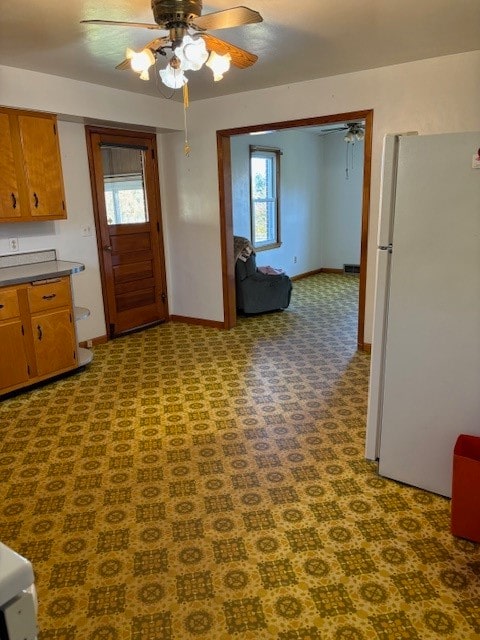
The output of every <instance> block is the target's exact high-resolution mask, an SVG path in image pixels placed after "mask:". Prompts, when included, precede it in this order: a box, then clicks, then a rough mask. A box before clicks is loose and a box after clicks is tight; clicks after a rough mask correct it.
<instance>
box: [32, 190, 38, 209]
mask: <svg viewBox="0 0 480 640" xmlns="http://www.w3.org/2000/svg"><path fill="white" fill-rule="evenodd" d="M33 201H34V203H35V209H38V196H37V194H36V193H35V192H34V193H33Z"/></svg>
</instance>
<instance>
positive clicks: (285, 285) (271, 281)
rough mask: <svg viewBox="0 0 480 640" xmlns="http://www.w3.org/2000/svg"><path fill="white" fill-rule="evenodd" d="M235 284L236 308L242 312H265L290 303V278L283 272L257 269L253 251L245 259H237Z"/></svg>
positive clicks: (285, 306) (281, 307) (283, 307)
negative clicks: (267, 271)
mask: <svg viewBox="0 0 480 640" xmlns="http://www.w3.org/2000/svg"><path fill="white" fill-rule="evenodd" d="M242 257H243V258H244V256H242ZM235 286H236V295H237V309H239V310H240V311H243V313H265V312H267V311H275V310H279V309H286V308H287V307H288V305H289V304H290V296H291V293H292V282H291V280H290V278H289V277H288V276H287V275H285V274H284V273H282V274H275V275H272V274H266V273H262V272H261V271H259V270H258V269H257V263H256V259H255V252H254V251H252V252H251V253H250V255H249V257H248V258H246V259H245V258H244V259H242V258H238V259H237V261H236V263H235Z"/></svg>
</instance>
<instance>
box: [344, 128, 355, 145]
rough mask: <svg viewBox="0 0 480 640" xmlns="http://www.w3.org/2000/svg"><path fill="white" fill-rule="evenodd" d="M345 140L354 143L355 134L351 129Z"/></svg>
mask: <svg viewBox="0 0 480 640" xmlns="http://www.w3.org/2000/svg"><path fill="white" fill-rule="evenodd" d="M343 139H344V140H345V142H353V141H354V140H355V134H354V133H353V131H352V130H351V129H349V130H348V131H347V133H346V134H345V137H344V138H343Z"/></svg>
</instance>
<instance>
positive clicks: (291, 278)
mask: <svg viewBox="0 0 480 640" xmlns="http://www.w3.org/2000/svg"><path fill="white" fill-rule="evenodd" d="M321 272H322V269H315V270H314V271H307V273H300V274H299V275H298V276H290V280H292V281H294V280H302V279H303V278H309V277H310V276H316V275H318V274H319V273H321Z"/></svg>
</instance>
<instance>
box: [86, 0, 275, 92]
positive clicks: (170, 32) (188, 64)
mask: <svg viewBox="0 0 480 640" xmlns="http://www.w3.org/2000/svg"><path fill="white" fill-rule="evenodd" d="M152 11H153V17H154V20H155V24H150V23H144V22H120V21H115V20H82V22H83V23H85V24H98V25H107V26H108V25H110V26H121V27H136V28H141V29H155V30H157V29H158V30H161V31H166V32H167V33H166V34H165V35H162V36H160V37H157V38H155V39H154V40H151V41H150V42H148V43H147V44H146V45H145V46H144V48H143V49H142V51H140V52H135V51H133V50H132V49H127V58H126V59H125V60H123V62H121V63H120V64H119V65H117V67H116V68H117V69H128V68H130V67H131V68H132V69H133V70H134V71H136V72H137V73H139V74H140V78H141V79H142V80H148V79H149V73H148V69H149V68H150V67H151V66H153V65H154V64H155V62H156V60H157V57H158V56H166V55H167V51H168V50H170V51H171V52H172V56H171V58H170V60H169V62H168V64H167V66H166V68H165V69H162V70H160V77H161V78H162V81H163V82H164V84H166V85H167V86H168V87H171V88H172V89H178V88H180V87H182V86H183V85H185V83H186V82H187V78H186V77H185V75H184V71H190V70H193V71H196V70H198V69H200V68H201V67H202V66H203V64H206V65H207V66H209V67H210V68H211V69H212V71H213V74H214V79H215V80H220V79H221V78H222V77H223V73H225V71H227V70H228V68H229V67H230V63H231V64H233V65H234V66H235V67H237V68H239V69H245V68H247V67H250V66H251V65H252V64H254V63H255V62H256V61H257V59H258V56H256V55H255V54H253V53H250V52H249V51H245V50H244V49H241V48H240V47H237V46H236V45H233V44H231V43H230V42H226V41H225V40H221V39H220V38H216V37H214V36H212V35H210V34H207V33H206V31H207V30H213V31H215V30H217V29H229V28H232V27H239V26H242V25H247V24H253V23H256V22H262V20H263V19H262V16H261V15H260V14H259V13H258V11H254V10H253V9H249V8H248V7H243V6H239V7H233V8H231V9H226V10H224V11H215V12H213V13H207V14H205V15H203V16H202V0H152Z"/></svg>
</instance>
